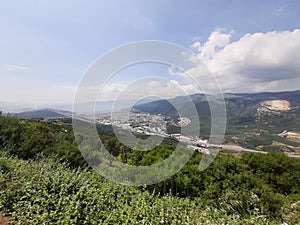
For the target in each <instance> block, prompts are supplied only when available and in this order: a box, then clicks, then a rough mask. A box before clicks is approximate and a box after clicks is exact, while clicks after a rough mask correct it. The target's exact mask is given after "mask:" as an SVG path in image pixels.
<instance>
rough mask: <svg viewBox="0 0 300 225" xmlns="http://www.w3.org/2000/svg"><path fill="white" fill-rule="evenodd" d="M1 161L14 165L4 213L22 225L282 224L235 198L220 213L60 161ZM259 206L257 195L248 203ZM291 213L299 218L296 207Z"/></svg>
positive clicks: (6, 177)
mask: <svg viewBox="0 0 300 225" xmlns="http://www.w3.org/2000/svg"><path fill="white" fill-rule="evenodd" d="M0 162H1V163H3V162H6V164H7V166H8V167H7V169H6V172H1V173H0V211H2V212H4V213H6V214H7V215H9V216H12V217H13V218H14V221H13V222H14V223H16V224H38V225H40V224H279V223H278V222H279V220H278V222H276V221H275V220H273V219H272V218H264V217H262V215H261V214H259V212H256V211H254V210H252V212H249V213H250V214H249V216H243V215H242V214H241V213H239V211H238V209H239V208H240V207H244V206H242V205H241V203H240V202H239V200H238V198H239V196H238V195H235V193H231V194H227V195H226V196H224V197H223V199H220V200H219V201H221V203H222V204H224V206H223V207H222V208H216V207H210V206H204V205H203V204H202V200H201V199H199V198H196V199H194V200H192V199H189V198H179V197H175V196H170V195H166V196H164V197H159V196H157V194H155V193H153V192H152V193H150V192H147V191H143V190H138V189H136V188H133V187H127V186H122V185H118V184H114V183H110V182H108V181H106V180H104V179H103V178H101V177H99V176H98V175H97V174H95V173H94V172H91V171H86V170H79V169H76V170H71V169H69V168H68V167H67V166H66V165H64V164H61V163H58V162H56V161H55V160H49V159H43V160H40V161H35V162H34V161H23V160H18V159H14V158H3V157H2V158H0ZM1 165H2V164H1ZM258 202H259V200H258V199H257V197H255V196H254V197H252V200H251V201H250V202H248V203H247V204H248V205H251V204H252V205H254V206H255V204H258ZM285 210H286V211H287V213H289V214H291V213H294V211H293V210H294V209H292V208H291V207H286V208H285ZM289 219H294V221H297V220H296V218H291V217H289Z"/></svg>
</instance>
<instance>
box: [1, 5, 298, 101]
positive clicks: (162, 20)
mask: <svg viewBox="0 0 300 225" xmlns="http://www.w3.org/2000/svg"><path fill="white" fill-rule="evenodd" d="M299 12H300V2H299V1H298V0H272V1H271V0H266V1H258V0H253V1H241V0H235V1H234V0H228V1H217V0H212V1H198V0H187V1H175V0H165V1H158V0H153V1H146V0H144V1H140V0H139V1H138V0H136V1H130V0H128V1H115V0H110V1H108V0H107V1H105V0H103V1H98V0H89V1H80V0H77V1H70V0H65V1H60V0H51V1H50V0H49V1H48V0H40V1H34V0H24V1H21V0H20V1H15V0H7V1H6V0H3V1H0V29H1V30H0V34H1V35H0V102H14V103H24V104H31V105H40V104H63V103H72V101H73V99H74V96H75V94H76V90H77V88H78V85H79V84H80V81H81V80H82V78H83V77H84V75H85V73H86V71H87V70H88V68H89V67H90V65H92V63H94V62H95V60H96V59H98V58H99V57H101V56H102V55H104V54H105V53H107V52H108V51H110V50H111V49H114V48H116V47H118V46H120V45H125V44H127V43H130V42H135V41H142V40H162V41H167V42H172V43H176V44H178V45H181V46H183V47H185V48H188V49H190V50H191V51H193V52H194V53H195V54H196V55H197V56H198V58H199V59H200V60H201V61H202V62H203V63H204V64H205V65H206V66H207V67H208V69H209V70H210V71H211V72H212V73H213V74H214V76H215V77H216V80H217V81H218V83H219V85H220V88H221V90H222V91H223V92H261V91H283V90H296V89H300V87H299V84H300V63H299V52H300V30H299V29H300V13H299ZM191 70H192V71H197V70H200V68H197V66H195V68H191ZM149 76H153V77H154V76H156V77H160V78H155V79H153V80H152V81H151V80H149V79H144V83H142V81H143V80H142V81H141V82H139V83H137V85H131V86H130V90H131V92H130V93H131V95H130V96H129V95H128V96H126V95H125V94H122V90H124V89H126V88H127V89H128V86H129V85H130V84H132V83H134V82H135V81H136V80H138V79H142V78H143V77H149ZM157 79H159V81H158V80H157ZM177 89H178V91H176V90H177ZM149 90H154V91H155V93H156V94H157V95H158V96H160V97H162V98H169V97H173V96H176V95H180V94H181V93H182V92H181V90H184V91H185V92H187V93H188V94H192V93H196V92H199V90H198V89H197V88H196V87H195V86H194V85H193V83H192V82H191V81H188V80H187V79H184V78H183V77H182V76H181V74H180V73H174V71H173V70H172V68H171V69H170V66H169V65H162V64H153V63H144V64H143V65H133V66H130V67H128V68H125V69H123V70H121V71H120V72H118V73H117V74H116V75H115V77H113V78H112V79H111V80H110V81H109V82H107V83H106V86H105V87H104V89H103V93H102V95H101V96H100V100H113V99H114V98H116V96H121V97H122V98H130V97H132V94H133V93H141V94H143V93H144V94H145V93H150V94H151V93H152V92H153V91H152V92H151V91H150V92H149ZM134 97H138V95H136V96H134Z"/></svg>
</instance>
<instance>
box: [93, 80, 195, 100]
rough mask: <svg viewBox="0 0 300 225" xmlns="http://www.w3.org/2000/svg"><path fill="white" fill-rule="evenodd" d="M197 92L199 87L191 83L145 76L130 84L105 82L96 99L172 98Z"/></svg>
mask: <svg viewBox="0 0 300 225" xmlns="http://www.w3.org/2000/svg"><path fill="white" fill-rule="evenodd" d="M197 92H199V89H197V87H196V86H195V85H193V84H180V83H179V82H178V81H176V80H167V79H163V78H154V79H153V78H146V79H141V80H137V81H135V82H133V83H131V84H124V83H111V84H107V85H106V86H105V87H104V88H103V90H102V93H101V95H99V98H98V100H103V101H104V100H114V99H140V98H144V97H149V96H157V97H160V98H172V97H175V96H179V95H185V94H194V93H197Z"/></svg>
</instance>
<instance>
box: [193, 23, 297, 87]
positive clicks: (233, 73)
mask: <svg viewBox="0 0 300 225" xmlns="http://www.w3.org/2000/svg"><path fill="white" fill-rule="evenodd" d="M232 33H233V32H229V33H225V32H222V30H220V29H217V30H215V31H214V32H212V33H211V35H210V36H209V38H208V40H207V41H206V42H205V43H203V44H201V43H200V42H195V43H194V44H193V45H192V47H193V48H195V49H196V50H197V54H198V57H199V58H200V59H201V60H202V61H203V62H204V63H205V64H206V65H207V66H208V68H209V69H210V70H211V71H212V72H213V74H214V75H215V76H216V78H217V80H218V82H219V83H220V86H221V88H222V89H223V91H231V92H257V91H273V90H274V91H276V90H287V89H299V88H300V85H299V84H300V58H299V52H300V30H299V29H296V30H294V31H274V32H267V33H253V34H250V33H248V34H245V35H244V36H243V37H241V38H240V39H239V40H237V41H230V39H231V37H232ZM195 69H197V68H195Z"/></svg>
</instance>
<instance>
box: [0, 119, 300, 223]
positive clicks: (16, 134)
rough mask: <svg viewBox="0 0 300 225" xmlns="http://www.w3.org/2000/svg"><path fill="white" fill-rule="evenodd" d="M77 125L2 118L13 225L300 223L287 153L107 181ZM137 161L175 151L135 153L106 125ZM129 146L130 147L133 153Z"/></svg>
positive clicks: (3, 171) (1, 193) (121, 150)
mask: <svg viewBox="0 0 300 225" xmlns="http://www.w3.org/2000/svg"><path fill="white" fill-rule="evenodd" d="M70 134H71V126H70V125H68V124H65V123H52V122H49V123H44V122H39V121H26V120H19V119H16V118H4V117H0V214H2V216H3V215H5V216H6V217H7V218H10V222H11V223H12V224H283V223H287V224H299V223H300V219H299V218H300V193H299V191H300V161H299V160H298V159H293V158H288V157H286V156H285V155H283V154H281V153H271V154H267V155H260V154H244V155H242V156H241V157H240V158H236V157H234V156H232V155H226V154H223V155H219V156H218V157H217V158H216V159H215V161H214V162H213V163H212V165H211V166H210V167H209V168H208V169H207V170H205V171H203V172H200V171H199V170H198V166H199V162H200V160H201V155H199V154H195V155H194V156H193V157H192V158H191V160H190V161H189V162H188V163H187V165H186V166H185V167H184V168H183V169H181V170H180V171H179V172H178V173H177V174H176V175H174V176H173V177H171V178H169V179H168V180H166V181H164V182H161V183H158V184H155V185H151V186H147V187H142V188H135V187H130V186H124V185H120V184H115V183H111V182H109V181H107V180H106V179H104V178H102V177H100V176H99V175H98V174H97V173H95V172H93V171H92V170H91V169H90V168H89V167H88V166H86V165H85V164H84V161H83V159H82V157H81V156H80V152H79V151H78V149H77V148H76V145H75V143H74V139H73V136H72V135H70ZM99 135H100V136H101V138H102V139H103V140H104V141H103V142H104V143H105V145H106V146H107V148H108V149H109V150H110V151H111V153H112V154H114V155H115V156H116V157H117V158H118V159H119V160H120V161H123V162H127V163H130V164H132V165H149V164H153V163H157V162H159V161H161V160H163V159H164V158H166V157H168V155H169V154H171V153H172V151H173V150H174V146H172V143H165V145H161V146H159V147H158V148H156V149H154V150H152V151H149V152H142V153H140V152H138V151H133V150H132V151H129V149H126V148H125V146H123V145H122V144H121V143H119V142H118V141H117V140H116V139H115V137H113V136H112V135H110V134H109V133H104V132H101V131H99ZM127 150H128V151H127Z"/></svg>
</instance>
